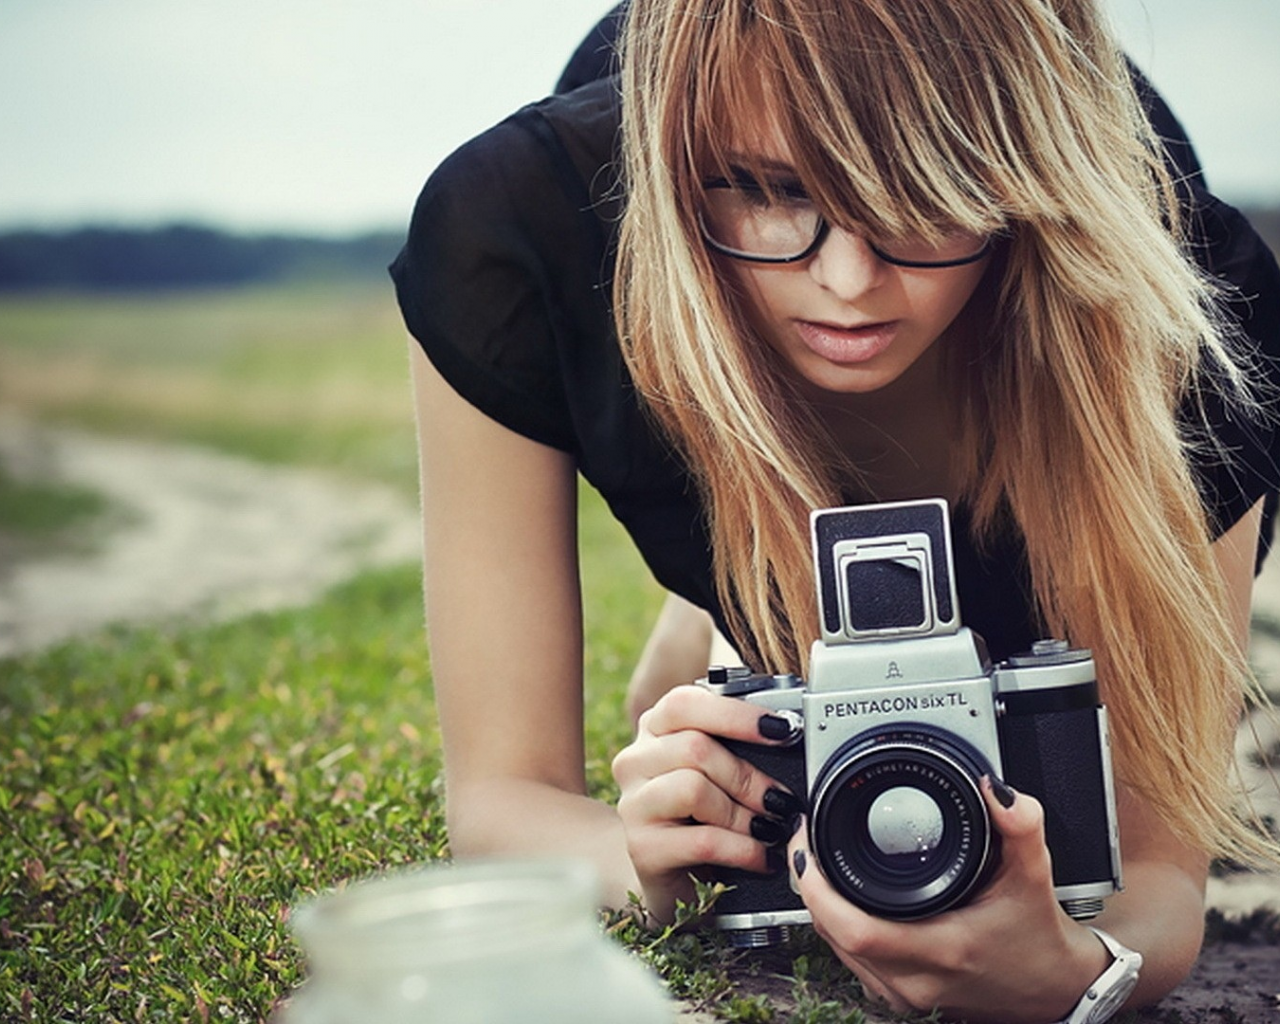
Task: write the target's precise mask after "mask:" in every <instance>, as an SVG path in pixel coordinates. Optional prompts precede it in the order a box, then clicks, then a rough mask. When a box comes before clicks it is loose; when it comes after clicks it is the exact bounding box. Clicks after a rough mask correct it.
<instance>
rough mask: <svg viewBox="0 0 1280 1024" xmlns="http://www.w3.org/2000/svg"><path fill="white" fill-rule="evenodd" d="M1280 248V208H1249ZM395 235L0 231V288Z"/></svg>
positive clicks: (298, 253)
mask: <svg viewBox="0 0 1280 1024" xmlns="http://www.w3.org/2000/svg"><path fill="white" fill-rule="evenodd" d="M1245 212H1246V214H1247V215H1248V216H1249V219H1250V220H1251V221H1252V222H1253V224H1254V226H1255V227H1256V228H1257V229H1258V231H1259V233H1260V234H1261V235H1262V236H1263V237H1264V238H1265V239H1267V241H1268V243H1269V244H1270V245H1271V248H1272V250H1273V251H1276V252H1280V207H1270V208H1258V209H1252V210H1246V211H1245ZM403 240H404V239H403V235H402V234H401V233H398V232H369V233H366V234H359V235H352V236H350V237H346V238H322V237H313V236H306V235H282V234H275V235H241V234H232V233H229V232H226V231H221V230H218V229H216V228H212V227H204V226H199V225H192V224H171V225H167V226H164V227H157V228H126V227H81V228H75V229H72V230H67V231H57V232H55V231H34V230H32V231H11V232H8V233H0V291H20V290H21V291H28V290H38V289H53V288H58V289H90V290H121V291H128V290H147V289H165V288H198V287H216V286H231V285H245V284H271V283H281V282H287V281H301V280H316V279H319V280H335V279H340V278H345V279H351V278H363V279H373V278H380V277H382V276H383V275H384V274H385V273H386V267H387V264H388V263H390V262H391V260H392V259H393V258H394V257H395V254H396V252H397V251H399V248H400V245H401V244H402V242H403Z"/></svg>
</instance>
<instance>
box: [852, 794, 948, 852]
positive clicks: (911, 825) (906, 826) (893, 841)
mask: <svg viewBox="0 0 1280 1024" xmlns="http://www.w3.org/2000/svg"><path fill="white" fill-rule="evenodd" d="M867 832H868V833H869V835H870V836H871V841H872V842H873V843H875V844H876V849H878V850H879V851H880V852H881V853H882V854H884V856H885V857H897V858H901V859H903V860H904V861H906V862H908V863H909V862H911V861H913V860H923V859H925V858H926V857H928V855H929V852H930V851H931V850H934V849H936V848H937V846H938V844H939V842H940V841H941V840H942V810H941V808H939V807H938V805H937V804H936V803H935V802H934V800H933V797H931V796H929V794H928V793H925V792H923V791H922V790H919V789H914V788H912V787H911V786H895V787H894V788H893V789H888V790H885V791H884V792H883V793H881V794H880V795H879V796H878V797H876V799H875V800H874V801H873V802H872V804H871V810H870V811H868V812H867Z"/></svg>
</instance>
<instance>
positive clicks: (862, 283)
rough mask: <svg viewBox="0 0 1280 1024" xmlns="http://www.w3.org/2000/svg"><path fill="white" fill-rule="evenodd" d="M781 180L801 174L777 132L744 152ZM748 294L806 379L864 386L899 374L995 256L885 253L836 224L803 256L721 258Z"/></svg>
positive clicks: (775, 343) (759, 325) (853, 388)
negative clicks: (903, 260)
mask: <svg viewBox="0 0 1280 1024" xmlns="http://www.w3.org/2000/svg"><path fill="white" fill-rule="evenodd" d="M742 155H743V156H744V158H745V159H744V163H746V164H748V165H750V166H763V167H767V168H768V169H769V173H770V176H771V177H772V176H773V175H775V174H776V175H777V177H776V178H773V181H774V182H775V183H778V184H781V183H786V182H787V181H788V177H789V178H790V180H791V181H794V180H795V177H796V175H795V173H794V170H792V169H791V160H790V158H789V153H788V151H787V148H786V146H785V143H783V142H782V141H781V140H780V139H779V138H777V137H776V133H774V137H772V138H765V139H762V140H761V141H758V142H756V143H755V144H754V145H753V146H752V147H751V148H750V149H748V150H747V151H746V152H743V153H742ZM718 263H719V266H720V267H721V268H722V269H721V272H722V273H724V274H726V275H728V277H729V278H730V280H731V282H732V283H734V284H735V285H736V286H737V287H736V290H737V291H739V292H740V293H741V294H742V295H743V296H744V297H745V299H746V302H747V307H748V308H747V312H748V315H749V316H750V318H751V320H752V322H753V324H754V325H755V327H756V329H757V331H759V333H760V334H761V336H762V337H763V338H764V339H765V341H766V342H767V343H768V344H769V345H770V346H771V347H772V348H773V349H774V351H775V352H776V353H777V354H778V355H779V356H780V357H781V358H782V360H783V362H784V364H785V365H786V366H788V367H789V368H790V369H791V370H792V371H794V373H795V374H796V375H797V376H798V378H799V379H800V381H801V382H805V383H807V384H809V385H811V386H813V387H816V388H818V389H820V390H822V391H824V392H828V393H837V394H866V393H869V392H873V391H877V390H879V389H880V388H883V387H885V386H886V385H888V384H891V383H893V382H894V381H896V380H897V379H898V378H899V377H901V376H902V375H903V374H904V373H905V372H906V371H907V370H908V369H909V368H910V367H911V366H912V365H913V364H914V363H915V362H916V361H917V360H918V359H919V358H920V357H921V356H922V355H923V354H924V353H926V352H927V351H928V350H929V349H930V348H931V346H933V344H934V343H935V342H936V341H937V340H938V339H939V338H940V337H942V335H943V334H944V333H945V332H946V331H947V329H948V328H949V327H950V326H951V325H952V324H953V323H954V322H955V320H956V317H957V315H958V314H959V313H960V311H961V310H962V309H963V308H964V306H965V304H966V303H968V301H969V299H970V297H971V296H972V295H973V293H974V291H975V289H976V288H977V287H978V283H979V282H980V281H981V280H982V276H983V274H984V273H985V271H986V268H987V265H988V264H989V263H990V258H989V257H985V258H983V259H981V260H978V261H977V262H974V263H969V264H966V265H962V266H956V267H946V268H927V269H925V268H916V267H903V266H898V265H896V264H893V263H889V262H886V261H885V260H884V259H882V258H881V257H880V256H878V255H877V254H876V253H875V252H874V251H873V250H872V249H871V247H870V246H869V245H868V244H867V241H866V240H865V239H864V238H861V237H859V236H858V235H856V234H852V233H850V232H848V231H845V230H842V229H841V228H838V227H835V226H834V225H833V226H832V227H831V228H830V231H829V233H828V234H827V236H826V238H825V240H824V241H823V242H822V244H821V245H820V246H819V248H818V249H817V250H816V251H815V252H814V253H813V254H812V255H810V256H809V257H807V258H806V259H804V260H802V261H800V262H797V263H787V264H767V263H750V262H745V261H742V260H738V259H733V258H731V257H721V258H720V259H719V261H718Z"/></svg>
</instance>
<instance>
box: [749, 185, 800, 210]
mask: <svg viewBox="0 0 1280 1024" xmlns="http://www.w3.org/2000/svg"><path fill="white" fill-rule="evenodd" d="M735 187H737V188H738V189H739V190H740V191H741V192H742V196H743V198H744V199H745V200H746V201H747V202H748V203H750V204H752V205H753V206H793V207H794V206H808V205H809V204H810V199H809V195H808V193H807V192H805V190H804V188H803V186H801V185H800V184H799V183H798V182H772V181H771V182H766V183H763V184H762V183H760V182H756V181H738V182H735Z"/></svg>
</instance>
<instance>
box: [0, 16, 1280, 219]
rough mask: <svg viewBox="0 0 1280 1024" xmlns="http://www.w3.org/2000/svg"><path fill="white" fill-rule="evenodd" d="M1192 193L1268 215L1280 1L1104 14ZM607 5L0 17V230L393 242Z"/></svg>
mask: <svg viewBox="0 0 1280 1024" xmlns="http://www.w3.org/2000/svg"><path fill="white" fill-rule="evenodd" d="M1105 2H1106V3H1108V5H1109V6H1110V8H1111V9H1112V10H1113V12H1114V15H1115V19H1116V21H1117V24H1118V26H1119V28H1120V30H1121V34H1122V36H1123V38H1124V39H1125V41H1126V43H1127V45H1128V47H1129V50H1130V52H1131V53H1132V55H1133V56H1134V58H1135V59H1136V60H1137V61H1138V63H1139V64H1140V65H1141V66H1142V67H1144V68H1145V69H1147V70H1148V72H1149V73H1150V74H1151V75H1152V76H1153V78H1154V79H1155V81H1156V83H1157V85H1158V86H1159V87H1160V88H1161V89H1162V90H1163V91H1164V92H1165V94H1166V96H1167V98H1168V99H1169V100H1170V102H1171V103H1172V104H1173V107H1174V109H1175V111H1176V112H1177V113H1178V115H1179V116H1180V117H1181V118H1182V120H1183V122H1184V124H1185V125H1186V126H1187V128H1188V130H1189V131H1190V133H1191V136H1192V139H1193V140H1194V141H1195V143H1196V145H1197V148H1198V149H1199V151H1200V155H1201V158H1202V160H1203V161H1204V163H1205V165H1206V168H1207V170H1208V173H1209V176H1210V181H1211V183H1212V184H1213V185H1214V187H1215V188H1216V190H1217V191H1218V192H1219V193H1220V194H1222V195H1223V196H1224V197H1225V198H1227V199H1230V200H1232V201H1236V202H1259V201H1261V202H1269V203H1280V0H1213V2H1212V3H1208V2H1206V0H1105ZM608 7H609V3H608V2H607V0H543V2H537V0H0V229H3V228H10V227H14V226H18V225H21V226H33V225H34V226H49V225H53V226H62V225H67V224H71V223H75V222H78V221H84V220H93V221H97V222H103V221H107V222H116V223H127V224H138V223H141V224H146V223H154V222H157V221H162V220H169V219H176V218H185V219H194V220H200V221H205V222H210V223H217V224H221V225H225V226H229V227H233V228H238V229H248V230H271V229H283V230H318V231H325V232H341V231H346V230H352V229H356V230H361V229H368V228H387V227H390V228H398V227H400V226H402V225H403V224H404V222H405V221H406V220H407V217H408V214H409V210H410V207H411V205H412V202H413V199H414V196H415V195H416V194H417V191H418V188H419V186H420V185H421V182H422V180H423V179H424V178H425V176H426V175H427V173H428V172H429V171H430V170H431V168H432V167H434V166H435V164H436V163H438V162H439V161H440V159H441V158H442V157H443V156H445V155H446V154H447V153H448V152H449V151H450V150H451V149H452V148H453V147H454V146H456V145H457V144H458V143H460V142H462V141H463V140H465V139H466V138H469V137H470V136H471V135H473V134H475V133H476V132H478V131H480V130H482V129H483V128H485V127H486V126H488V125H489V124H491V123H493V122H494V121H496V120H498V119H499V118H501V117H502V116H503V115H504V114H506V113H507V112H509V111H510V110H512V109H514V108H515V107H517V106H519V105H520V104H521V103H523V102H525V101H528V100H531V99H536V98H538V97H539V96H541V95H543V94H545V93H546V92H548V91H549V90H550V88H551V86H552V85H553V83H554V81H555V78H556V74H557V71H558V69H559V67H560V66H561V64H562V63H563V62H564V60H565V59H566V58H567V56H568V55H569V53H570V52H571V51H572V49H573V47H574V45H575V44H576V43H577V41H578V40H579V39H580V38H581V37H582V35H583V34H584V33H585V32H586V30H587V29H588V28H589V27H590V26H591V25H592V24H594V22H595V20H596V18H597V17H598V16H599V15H601V14H603V13H604V11H606V10H607V9H608Z"/></svg>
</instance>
